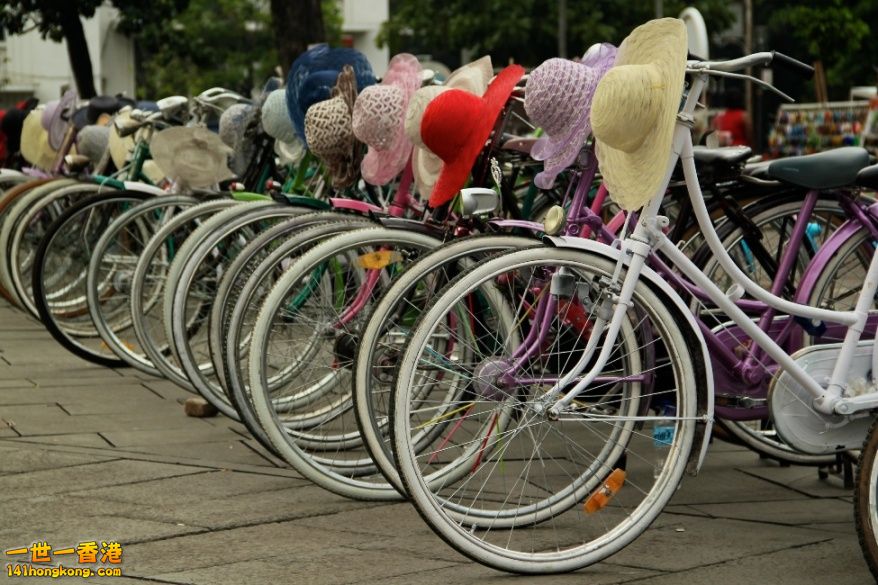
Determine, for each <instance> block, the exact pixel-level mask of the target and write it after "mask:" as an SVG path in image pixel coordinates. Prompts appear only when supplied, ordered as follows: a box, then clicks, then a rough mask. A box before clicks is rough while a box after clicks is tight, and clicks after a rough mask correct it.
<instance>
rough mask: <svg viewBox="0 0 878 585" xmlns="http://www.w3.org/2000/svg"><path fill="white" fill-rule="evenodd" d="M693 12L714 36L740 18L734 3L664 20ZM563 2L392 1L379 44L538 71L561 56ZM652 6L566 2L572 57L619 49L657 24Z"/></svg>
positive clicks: (612, 0)
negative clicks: (634, 33)
mask: <svg viewBox="0 0 878 585" xmlns="http://www.w3.org/2000/svg"><path fill="white" fill-rule="evenodd" d="M690 4H691V5H694V6H696V7H697V8H698V9H699V10H701V12H702V14H703V15H704V17H705V20H706V21H707V22H708V23H710V25H709V26H710V27H711V28H712V29H713V30H721V29H723V28H725V27H726V26H728V25H729V24H730V23H731V21H732V18H733V15H732V13H731V11H730V10H729V7H728V5H729V2H728V1H727V0H702V1H698V2H683V1H680V0H665V1H664V13H665V14H666V15H676V14H679V12H680V11H681V10H682V9H683V8H684V7H685V6H687V5H690ZM558 5H559V3H558V2H557V0H554V1H547V0H515V1H514V2H513V1H510V0H391V1H390V20H389V21H388V22H387V23H385V26H384V28H383V29H382V32H381V36H380V38H379V42H381V43H382V44H389V46H390V49H391V52H392V53H395V52H399V51H410V52H415V53H431V54H433V55H434V57H437V58H444V59H445V60H446V61H447V62H448V63H449V64H451V65H456V64H457V61H458V59H459V56H460V55H459V52H460V49H461V48H467V49H470V50H472V51H474V52H475V53H477V54H485V53H488V54H490V55H491V56H492V57H494V59H495V62H496V63H505V62H506V61H507V60H508V59H513V60H515V61H516V62H519V63H523V64H525V65H537V64H539V63H540V62H542V61H543V60H545V59H548V58H549V57H553V56H556V55H557V52H558V37H557V33H558ZM654 9H655V8H654V3H653V2H652V1H651V0H637V1H630V2H629V1H626V2H620V1H619V0H592V1H590V2H580V1H577V0H568V1H567V23H568V24H567V46H568V52H569V54H570V55H571V56H573V55H576V54H582V53H583V52H584V51H585V50H586V49H587V48H588V47H589V46H591V45H592V44H594V43H596V42H602V41H608V42H613V43H619V42H621V40H622V39H623V38H624V37H625V36H626V35H627V34H628V33H629V32H630V31H631V29H633V28H634V27H635V26H637V25H638V24H642V23H643V22H645V21H647V20H649V19H650V18H653V17H654V12H653V11H654Z"/></svg>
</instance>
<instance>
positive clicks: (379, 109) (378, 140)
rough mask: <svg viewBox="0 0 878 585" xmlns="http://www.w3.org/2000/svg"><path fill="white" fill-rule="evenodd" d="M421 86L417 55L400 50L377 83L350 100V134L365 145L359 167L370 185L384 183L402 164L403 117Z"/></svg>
mask: <svg viewBox="0 0 878 585" xmlns="http://www.w3.org/2000/svg"><path fill="white" fill-rule="evenodd" d="M420 87H421V64H420V63H419V62H418V59H417V57H415V56H414V55H410V54H408V53H401V54H399V55H396V56H394V57H393V59H391V60H390V64H389V66H388V69H387V74H386V75H385V76H384V78H383V79H382V81H381V84H380V85H373V86H371V87H367V88H366V89H364V90H363V91H362V92H361V93H360V95H359V96H358V97H357V101H356V103H355V104H354V113H353V129H354V135H355V136H356V137H357V139H359V140H360V142H363V143H365V144H366V145H367V146H368V147H369V149H368V151H367V152H366V156H365V157H364V158H363V162H362V163H361V164H360V170H361V172H362V174H363V179H364V180H365V181H366V182H367V183H371V184H372V185H384V184H386V183H388V182H389V181H390V180H391V179H393V178H394V177H396V176H397V175H398V174H399V173H401V172H402V170H403V169H404V168H405V166H406V164H407V163H408V161H409V158H410V157H411V154H412V148H413V144H412V141H411V140H409V138H408V137H407V136H406V133H405V117H406V112H407V111H408V105H409V102H410V101H411V98H412V95H414V93H415V92H416V91H417V90H418V88H420Z"/></svg>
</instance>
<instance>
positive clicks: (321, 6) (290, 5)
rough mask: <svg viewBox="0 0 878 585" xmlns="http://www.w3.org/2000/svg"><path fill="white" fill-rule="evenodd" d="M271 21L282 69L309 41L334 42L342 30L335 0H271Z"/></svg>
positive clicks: (303, 50) (288, 65) (303, 49)
mask: <svg viewBox="0 0 878 585" xmlns="http://www.w3.org/2000/svg"><path fill="white" fill-rule="evenodd" d="M271 22H272V26H273V27H274V39H275V46H276V48H277V55H278V58H279V59H280V64H281V67H282V68H283V71H284V72H286V71H287V69H289V67H290V65H292V63H293V61H295V60H296V57H298V56H299V55H301V54H302V53H304V52H305V51H306V50H307V49H308V45H312V44H315V43H323V42H337V41H338V37H339V32H340V30H341V15H340V14H339V9H338V2H337V0H296V1H295V2H291V1H290V0H271Z"/></svg>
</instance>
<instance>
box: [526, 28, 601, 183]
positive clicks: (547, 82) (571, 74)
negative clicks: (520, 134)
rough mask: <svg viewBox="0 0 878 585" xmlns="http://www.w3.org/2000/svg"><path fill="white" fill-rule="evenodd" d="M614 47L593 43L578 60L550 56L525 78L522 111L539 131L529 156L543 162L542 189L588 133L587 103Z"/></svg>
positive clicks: (574, 154) (570, 161) (539, 178)
mask: <svg viewBox="0 0 878 585" xmlns="http://www.w3.org/2000/svg"><path fill="white" fill-rule="evenodd" d="M615 59H616V47H614V46H613V45H611V44H609V43H601V44H597V45H593V46H592V47H591V48H590V49H589V50H588V52H587V53H586V54H585V55H584V56H583V58H582V60H581V61H580V62H578V63H577V62H575V61H570V60H567V59H557V58H555V59H549V60H548V61H546V62H544V63H543V64H542V65H540V66H539V67H537V68H536V69H534V70H533V71H532V72H531V74H530V76H529V77H528V80H527V86H526V89H525V101H524V109H525V111H526V112H527V115H528V117H529V118H530V120H531V122H533V123H534V124H535V125H536V126H539V127H540V128H542V129H543V132H544V137H543V138H540V139H539V140H538V141H537V142H536V144H534V146H533V149H532V150H531V156H533V157H534V158H535V159H536V160H541V161H545V162H544V165H543V172H541V173H539V174H538V175H537V176H536V179H535V182H536V185H537V187H539V188H540V189H549V188H551V187H552V185H554V184H555V177H556V176H558V174H559V173H560V172H562V171H563V170H564V169H566V168H567V167H569V166H570V165H571V164H573V162H574V161H575V160H576V157H577V156H578V155H579V153H580V151H581V150H582V147H583V146H584V145H585V141H586V140H587V139H588V135H589V134H590V133H591V119H590V114H591V101H592V97H593V96H594V92H595V89H597V86H598V81H600V79H601V77H603V76H604V74H605V73H606V72H607V71H608V70H609V69H610V67H612V66H613V62H614V61H615Z"/></svg>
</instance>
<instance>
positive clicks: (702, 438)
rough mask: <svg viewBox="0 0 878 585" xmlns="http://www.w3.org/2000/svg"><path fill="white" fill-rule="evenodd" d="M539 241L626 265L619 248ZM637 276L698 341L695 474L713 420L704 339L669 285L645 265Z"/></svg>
mask: <svg viewBox="0 0 878 585" xmlns="http://www.w3.org/2000/svg"><path fill="white" fill-rule="evenodd" d="M543 242H544V243H546V244H549V245H550V246H553V247H555V248H571V249H576V250H583V251H585V252H589V253H591V254H595V255H598V256H603V257H604V258H606V259H608V260H611V261H613V262H619V261H624V262H625V264H626V265H627V264H628V262H627V260H625V259H624V258H623V257H622V251H621V250H620V249H618V248H613V247H610V246H608V245H606V244H602V243H600V242H597V241H595V240H588V239H585V238H571V237H568V236H547V237H545V238H543ZM641 276H642V277H643V279H644V280H646V281H647V283H648V284H649V285H650V286H652V287H653V288H654V289H658V291H660V292H661V293H662V294H663V295H664V296H665V297H667V299H668V301H670V302H671V303H673V304H674V306H675V307H676V308H677V309H678V311H679V313H680V314H681V315H683V316H684V318H685V321H684V322H681V323H680V325H681V326H686V327H687V329H688V332H689V333H690V334H691V335H693V336H694V337H695V339H697V340H698V345H699V347H701V354H702V355H701V364H700V367H698V364H697V361H696V367H697V369H698V370H700V371H698V372H696V384H695V389H696V392H697V404H698V416H699V418H701V419H702V420H700V421H698V422H697V423H696V425H695V439H694V443H695V445H697V444H698V442H700V443H701V448H700V449H693V450H692V452H691V453H690V454H689V461H688V462H687V464H686V471H687V473H689V474H691V475H697V474H698V470H699V469H701V465H702V463H704V457H705V456H706V455H707V448H708V446H709V444H710V436H711V431H712V430H713V421H714V410H713V406H714V405H713V392H714V385H713V369H712V368H711V367H710V363H711V362H710V356H709V355H708V353H707V344H706V343H705V342H704V336H703V335H702V334H701V329H700V328H699V327H698V322H697V321H696V320H695V317H694V315H692V311H691V310H690V309H689V307H688V306H686V304H685V303H684V302H683V299H681V298H680V295H678V294H677V292H676V291H675V290H674V289H673V288H672V287H671V285H670V284H668V283H667V281H665V279H664V278H662V277H661V276H660V275H659V274H658V273H656V272H655V271H654V270H653V269H652V268H650V267H648V266H644V267H643V270H642V271H641ZM684 323H685V325H684Z"/></svg>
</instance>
